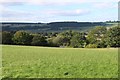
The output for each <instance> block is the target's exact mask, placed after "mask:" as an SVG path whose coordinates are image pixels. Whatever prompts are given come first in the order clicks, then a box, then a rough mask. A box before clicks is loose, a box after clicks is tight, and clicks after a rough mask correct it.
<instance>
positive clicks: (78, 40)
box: [70, 33, 86, 48]
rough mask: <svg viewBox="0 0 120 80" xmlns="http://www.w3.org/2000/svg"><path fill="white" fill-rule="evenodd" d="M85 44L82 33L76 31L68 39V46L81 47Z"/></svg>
mask: <svg viewBox="0 0 120 80" xmlns="http://www.w3.org/2000/svg"><path fill="white" fill-rule="evenodd" d="M85 45H86V38H85V36H84V34H82V33H76V34H75V35H74V36H73V37H72V39H71V40H70V46H71V47H74V48H83V47H85Z"/></svg>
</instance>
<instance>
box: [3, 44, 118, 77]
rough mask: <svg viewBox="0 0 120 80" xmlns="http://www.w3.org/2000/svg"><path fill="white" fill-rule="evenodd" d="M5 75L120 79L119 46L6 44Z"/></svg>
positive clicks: (4, 50) (4, 49) (4, 51)
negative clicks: (80, 46)
mask: <svg viewBox="0 0 120 80" xmlns="http://www.w3.org/2000/svg"><path fill="white" fill-rule="evenodd" d="M2 55H3V59H2V60H3V75H2V76H3V78H8V77H9V78H25V77H26V78H117V77H118V50H117V49H113V48H111V49H81V48H80V49H73V48H47V47H46V48H45V47H29V46H8V45H4V46H3V53H2Z"/></svg>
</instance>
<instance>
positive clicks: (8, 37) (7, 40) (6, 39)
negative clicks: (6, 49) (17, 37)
mask: <svg viewBox="0 0 120 80" xmlns="http://www.w3.org/2000/svg"><path fill="white" fill-rule="evenodd" d="M12 37H13V35H12V33H10V32H7V31H4V32H2V44H12V43H13V42H12Z"/></svg>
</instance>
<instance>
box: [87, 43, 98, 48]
mask: <svg viewBox="0 0 120 80" xmlns="http://www.w3.org/2000/svg"><path fill="white" fill-rule="evenodd" d="M86 48H97V45H96V44H88V45H87V46H86Z"/></svg>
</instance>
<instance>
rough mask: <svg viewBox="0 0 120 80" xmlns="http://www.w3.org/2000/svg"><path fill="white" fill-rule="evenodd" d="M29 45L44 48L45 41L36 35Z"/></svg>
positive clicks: (42, 37)
mask: <svg viewBox="0 0 120 80" xmlns="http://www.w3.org/2000/svg"><path fill="white" fill-rule="evenodd" d="M31 44H32V45H35V46H46V45H47V41H46V39H45V37H44V36H42V35H39V34H37V35H35V36H34V37H33V39H32V42H31Z"/></svg>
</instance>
